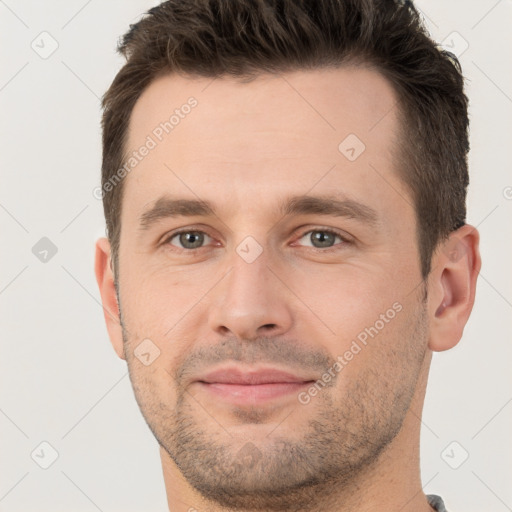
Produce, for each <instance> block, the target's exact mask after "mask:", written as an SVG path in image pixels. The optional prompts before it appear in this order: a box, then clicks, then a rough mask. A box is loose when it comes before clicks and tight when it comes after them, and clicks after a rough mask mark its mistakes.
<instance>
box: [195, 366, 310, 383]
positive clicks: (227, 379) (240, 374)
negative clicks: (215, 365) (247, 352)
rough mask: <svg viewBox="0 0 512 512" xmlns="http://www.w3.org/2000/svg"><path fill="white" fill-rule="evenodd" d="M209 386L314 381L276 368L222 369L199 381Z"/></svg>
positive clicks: (208, 374)
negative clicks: (214, 384) (216, 384)
mask: <svg viewBox="0 0 512 512" xmlns="http://www.w3.org/2000/svg"><path fill="white" fill-rule="evenodd" d="M197 380H198V381H199V382H206V383H208V384H213V383H218V384H245V385H251V384H252V385H256V384H271V383H284V382H309V381H311V380H312V379H309V378H304V377H301V376H298V375H293V374H292V373H288V372H284V371H282V370H278V369H275V368H261V369H258V370H256V369H247V370H242V369H240V368H233V367H230V368H220V369H218V370H214V371H212V372H210V373H207V374H206V375H204V376H202V377H200V378H199V379H197Z"/></svg>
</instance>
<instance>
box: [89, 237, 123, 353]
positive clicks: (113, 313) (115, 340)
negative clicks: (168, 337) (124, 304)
mask: <svg viewBox="0 0 512 512" xmlns="http://www.w3.org/2000/svg"><path fill="white" fill-rule="evenodd" d="M94 271H95V274H96V281H97V283H98V287H99V290H100V295H101V302H102V305H103V315H104V317H105V323H106V325H107V331H108V335H109V338H110V342H111V343H112V346H113V347H114V350H115V351H116V353H117V355H118V356H119V357H120V358H121V359H126V358H125V355H124V344H123V333H122V328H121V322H120V313H119V304H118V302H117V294H116V289H115V285H114V274H113V269H112V258H111V250H110V243H109V241H108V240H107V239H106V238H100V239H98V241H97V242H96V256H95V264H94Z"/></svg>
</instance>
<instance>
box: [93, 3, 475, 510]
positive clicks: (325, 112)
mask: <svg viewBox="0 0 512 512" xmlns="http://www.w3.org/2000/svg"><path fill="white" fill-rule="evenodd" d="M122 48H123V51H124V53H125V54H126V56H127V57H128V63H127V64H126V65H125V67H124V68H123V69H122V70H121V71H120V72H119V74H118V75H117V77H116V79H115V80H114V83H113V84H112V86H111V88H110V89H109V91H108V92H107V94H106V96H105V113H104V119H103V127H104V162H103V184H104V185H105V184H106V183H109V182H110V183H111V184H112V183H113V182H112V181H109V180H111V177H112V176H114V175H115V173H117V172H118V170H119V169H120V168H122V167H123V165H125V164H126V161H127V160H129V159H130V158H132V159H133V162H132V163H133V165H131V166H130V169H129V170H126V169H127V168H126V167H125V168H124V169H125V171H124V173H123V175H124V176H123V178H122V180H121V181H119V182H118V183H117V184H113V185H112V187H109V189H110V191H107V194H106V195H105V197H104V205H105V214H106V218H107V228H108V234H109V239H110V243H109V242H108V241H107V240H106V239H102V240H100V241H99V242H98V249H97V262H96V272H97V278H98V283H99V285H100V290H101V293H102V299H103V303H104V306H105V310H106V312H105V317H106V320H107V325H108V328H109V334H110V337H111V340H112V343H113V345H114V347H115V349H116V351H117V353H118V354H119V356H120V357H123V358H125V359H126V361H127V363H128V368H129V371H130V378H131V381H132V384H133V387H134V391H135V396H136V398H137V401H138V403H139V406H140V408H141V411H142V413H143V415H144V417H145V419H146V421H147V423H148V425H149V427H150V428H151V430H152V432H153V433H154V435H155V437H156V438H157V440H158V442H159V443H160V446H161V447H162V453H163V457H165V458H166V461H167V462H166V463H167V464H169V465H172V467H173V468H174V470H178V469H179V472H180V474H181V475H182V476H183V477H184V479H185V480H186V482H187V483H188V485H190V486H191V487H193V488H194V489H195V490H196V491H197V492H199V493H200V494H201V495H202V496H203V497H205V498H206V499H209V500H211V501H212V502H216V503H218V504H222V505H224V506H229V507H242V508H243V507H245V508H246V509H249V508H250V507H252V508H251V510H252V509H260V510H272V509H275V510H287V509H290V510H299V508H298V507H299V504H300V505H301V506H303V507H305V509H307V507H310V508H311V507H312V506H313V504H314V503H318V499H319V496H323V497H324V498H323V499H324V500H326V497H328V496H329V493H330V492H332V489H334V488H336V489H338V490H342V489H344V488H345V489H347V488H349V487H350V486H352V489H353V488H355V487H357V485H358V484H357V483H356V481H357V479H358V478H359V479H363V481H364V479H366V480H371V479H372V478H374V476H375V475H376V474H377V473H378V472H379V471H381V472H382V467H381V468H380V470H379V464H380V465H382V464H385V461H386V460H387V461H388V462H387V463H388V464H389V461H396V458H397V457H398V456H399V455H397V454H400V453H402V452H404V453H408V454H409V455H412V456H414V452H415V450H417V446H416V441H417V439H415V436H416V434H418V433H419V422H418V417H419V416H420V415H421V404H422V400H423V394H424V391H425V383H426V377H427V374H428V367H429V362H430V355H431V350H445V349H448V348H451V347H452V346H454V345H455V344H456V343H457V342H458V341H459V339H460V337H461V334H462V330H463V328H464V325H465V323H466V320H467V318H468V316H469V313H470V311H471V308H472V305H473V300H474V290H475V281H476V274H477V273H478V269H479V266H480V259H479V255H478V233H477V231H476V230H475V229H474V228H472V227H471V226H468V225H465V224H464V219H465V190H466V185H467V170H466V152H467V146H468V144H467V133H466V129H467V114H466V98H465V96H464V94H463V91H462V78H461V76H460V74H459V72H458V70H457V68H456V67H455V66H454V64H453V62H452V61H451V60H450V59H449V58H448V57H447V56H446V55H443V54H442V53H440V52H439V51H438V50H437V49H436V48H435V46H434V44H433V43H432V42H431V41H430V40H429V39H428V38H427V36H426V35H425V34H424V33H423V32H422V31H421V29H420V26H419V25H418V19H417V16H416V14H415V12H414V11H413V10H412V9H411V8H410V7H406V6H399V5H397V4H395V3H393V2H386V1H384V2H370V1H359V2H356V1H348V2H342V1H340V2H327V1H326V2H318V1H315V2H245V1H230V2H223V1H219V2H211V1H210V2H206V1H201V2H199V1H197V2H168V3H165V4H162V6H160V7H157V8H155V9H153V10H151V11H150V13H149V14H148V16H147V17H146V18H145V19H143V20H142V21H140V22H139V23H138V24H137V25H135V26H134V27H132V29H131V31H130V32H129V34H128V35H127V36H125V38H124V41H123V43H122ZM143 148H145V149H143ZM105 190H106V189H105ZM112 261H113V262H114V265H113V270H112V268H111V264H112ZM114 272H115V274H114ZM115 281H116V282H115ZM400 456H401V455H400ZM396 466H397V467H398V468H400V467H401V466H400V464H397V465H396ZM394 471H396V470H394ZM372 475H373V477H372ZM395 480H396V479H395ZM348 495H351V496H354V493H351V494H347V496H348ZM351 499H354V498H351ZM311 509H312V508H311ZM333 510H334V509H333Z"/></svg>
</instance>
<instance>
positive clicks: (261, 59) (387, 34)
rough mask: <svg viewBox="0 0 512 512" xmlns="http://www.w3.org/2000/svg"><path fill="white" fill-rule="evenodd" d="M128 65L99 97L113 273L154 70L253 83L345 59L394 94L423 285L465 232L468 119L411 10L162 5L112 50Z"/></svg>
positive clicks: (242, 1)
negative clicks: (456, 234) (128, 169)
mask: <svg viewBox="0 0 512 512" xmlns="http://www.w3.org/2000/svg"><path fill="white" fill-rule="evenodd" d="M118 51H119V52H120V53H121V54H122V55H123V56H125V58H126V59H127V62H126V64H125V65H124V66H123V67H122V68H121V70H120V71H119V72H118V74H117V75H116V77H115V79H114V81H113V82H112V85H111V86H110V88H109V89H108V91H107V92H106V93H105V95H104V97H103V103H102V106H103V118H102V128H103V163H102V188H103V189H104V194H103V206H104V211H105V219H106V225H107V235H108V237H109V240H110V242H111V247H112V259H113V263H114V275H115V276H117V275H118V274H117V268H118V265H117V263H118V250H119V239H120V231H121V225H120V217H121V206H122V195H123V183H122V182H120V183H119V184H118V185H117V186H114V187H109V191H108V193H105V191H106V190H107V189H106V187H105V184H107V183H108V182H109V180H111V179H112V177H113V176H114V175H115V173H116V172H118V170H119V169H120V168H121V167H122V166H123V163H124V161H125V160H126V154H125V144H126V135H127V132H128V125H129V121H130V116H131V112H132V109H133V107H134V105H135V103H136V101H137V99H138V98H139V97H140V95H141V93H142V92H143V91H144V89H145V88H146V87H148V85H149V84H150V83H151V82H152V80H153V79H154V78H155V77H156V76H157V75H160V74H162V73H166V72H168V73H180V72H182V73H185V74H188V75H191V76H201V77H219V76H232V77H240V78H242V79H245V80H247V79H251V77H252V78H254V77H255V76H257V75H258V74H262V73H282V72H286V71H293V70H307V69H315V68H322V67H340V66H341V65H343V64H347V63H350V62H354V61H355V62H360V63H361V62H362V63H368V64H370V65H372V66H374V67H375V68H376V70H377V71H379V72H380V73H382V75H383V76H385V77H386V78H387V79H388V80H389V81H390V82H391V83H392V84H393V86H394V88H395V90H396V91H397V93H398V96H399V104H398V111H399V113H400V114H401V117H400V118H401V127H400V134H399V142H398V146H399V158H398V160H399V161H398V162H397V167H398V169H397V171H398V172H399V175H400V177H401V179H402V180H403V182H404V183H405V184H406V185H407V187H408V189H409V190H410V193H411V197H412V199H413V202H414V207H415V210H416V218H417V226H418V229H417V241H418V248H419V254H420V259H421V271H422V276H423V278H426V277H427V276H428V274H429V273H430V270H431V259H432V254H433V252H434V250H435V249H436V247H437V245H438V243H439V242H440V241H441V240H444V239H445V238H446V237H447V236H448V235H449V233H450V232H452V231H453V230H455V229H457V228H459V227H461V226H462V225H464V224H465V218H466V204H465V202H466V189H467V186H468V182H469V179H468V171H467V153H468V151H469V142H468V115H467V103H468V101H467V97H466V96H465V94H464V87H463V86H464V79H463V76H462V74H461V69H460V65H459V63H458V61H457V59H456V58H455V57H454V56H453V55H451V54H450V53H448V52H446V51H444V50H441V49H439V48H438V47H437V46H436V44H435V43H434V42H433V41H432V39H430V37H429V35H428V33H427V31H426V29H425V27H424V25H423V22H422V21H421V18H420V15H419V13H418V11H417V10H416V9H415V8H414V6H413V5H412V3H411V2H409V1H398V0H186V1H183V0H168V1H165V2H163V3H161V4H160V5H158V6H157V7H154V8H152V9H150V10H149V11H148V12H147V13H146V14H145V16H144V17H143V18H142V19H141V20H140V21H138V22H137V23H136V24H134V25H131V26H130V30H129V31H128V32H127V33H126V34H125V35H124V37H123V38H122V40H121V41H120V43H119V46H118Z"/></svg>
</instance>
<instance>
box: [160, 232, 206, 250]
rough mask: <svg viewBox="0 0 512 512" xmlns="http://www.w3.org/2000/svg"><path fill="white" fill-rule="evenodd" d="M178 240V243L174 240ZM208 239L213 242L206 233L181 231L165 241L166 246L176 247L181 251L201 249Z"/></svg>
mask: <svg viewBox="0 0 512 512" xmlns="http://www.w3.org/2000/svg"><path fill="white" fill-rule="evenodd" d="M174 239H176V243H174V242H173V240H174ZM206 239H210V240H212V238H211V237H210V236H209V235H207V234H206V233H205V232H204V231H192V230H188V231H179V232H178V233H174V234H173V235H171V236H170V237H168V238H167V240H166V241H165V243H166V244H170V245H174V246H175V247H178V248H180V249H189V250H190V249H200V248H201V247H202V246H203V243H204V242H205V240H206Z"/></svg>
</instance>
